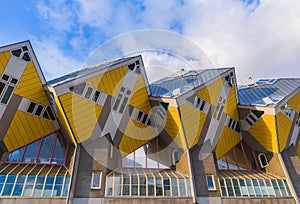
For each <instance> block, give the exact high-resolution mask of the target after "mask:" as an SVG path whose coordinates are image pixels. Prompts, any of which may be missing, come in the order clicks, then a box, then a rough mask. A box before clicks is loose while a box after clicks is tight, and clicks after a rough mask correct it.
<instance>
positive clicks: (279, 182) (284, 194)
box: [277, 180, 287, 196]
mask: <svg viewBox="0 0 300 204" xmlns="http://www.w3.org/2000/svg"><path fill="white" fill-rule="evenodd" d="M277 182H278V185H279V189H280V191H281V195H282V196H287V193H286V190H285V188H284V184H283V182H282V180H277Z"/></svg>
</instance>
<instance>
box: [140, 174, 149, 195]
mask: <svg viewBox="0 0 300 204" xmlns="http://www.w3.org/2000/svg"><path fill="white" fill-rule="evenodd" d="M146 185H147V184H146V178H145V177H140V196H145V195H146Z"/></svg>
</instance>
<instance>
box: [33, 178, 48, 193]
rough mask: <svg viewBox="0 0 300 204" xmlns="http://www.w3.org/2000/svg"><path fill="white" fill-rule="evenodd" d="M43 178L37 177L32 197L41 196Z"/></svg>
mask: <svg viewBox="0 0 300 204" xmlns="http://www.w3.org/2000/svg"><path fill="white" fill-rule="evenodd" d="M44 181H45V176H38V177H37V179H36V184H35V188H34V193H33V196H41V195H42V190H43V187H44Z"/></svg>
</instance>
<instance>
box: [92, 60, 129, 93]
mask: <svg viewBox="0 0 300 204" xmlns="http://www.w3.org/2000/svg"><path fill="white" fill-rule="evenodd" d="M127 70H128V68H127V66H123V67H119V68H117V69H114V70H111V71H108V72H106V73H104V74H101V75H99V76H96V77H92V78H90V79H88V80H87V83H88V84H89V85H90V86H92V87H95V88H97V89H99V90H100V91H102V92H104V93H107V94H109V95H111V96H114V97H116V95H117V93H118V91H119V89H120V86H121V84H122V81H123V78H124V76H125V75H126V72H127Z"/></svg>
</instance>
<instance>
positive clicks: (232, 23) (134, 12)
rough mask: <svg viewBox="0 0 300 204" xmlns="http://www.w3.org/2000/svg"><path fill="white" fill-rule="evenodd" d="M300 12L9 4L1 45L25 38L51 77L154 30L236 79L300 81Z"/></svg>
mask: <svg viewBox="0 0 300 204" xmlns="http://www.w3.org/2000/svg"><path fill="white" fill-rule="evenodd" d="M299 10H300V2H299V1H298V0H289V1H285V0H261V1H258V0H244V1H242V0H178V1H173V0H164V1H163V3H161V1H160V0H56V1H50V0H38V1H31V0H23V1H17V0H10V1H5V2H3V3H2V6H1V7H0V17H1V18H0V24H1V25H2V28H1V32H0V46H2V45H6V44H11V43H15V42H18V41H23V40H30V41H31V43H32V45H33V47H34V50H35V53H36V55H37V57H38V60H39V62H40V64H41V67H42V69H43V71H44V72H45V75H46V78H47V79H48V80H49V79H51V78H53V77H57V76H60V75H62V74H66V73H68V72H70V71H74V70H77V69H78V68H80V67H81V66H82V63H83V62H84V61H85V60H86V59H87V58H88V56H89V55H90V53H91V52H92V51H93V50H94V49H96V48H98V47H99V46H100V45H101V44H103V43H104V42H106V41H108V40H111V39H113V38H116V36H119V35H122V34H124V33H128V32H131V31H136V30H141V29H158V30H163V31H172V32H175V33H178V34H180V35H183V36H184V37H186V38H187V39H189V40H190V41H192V42H194V43H195V44H196V45H197V46H198V47H199V48H200V49H202V50H203V52H204V53H205V54H206V55H207V56H208V58H209V59H210V60H211V62H212V64H213V66H215V67H225V66H235V67H236V72H237V76H238V78H239V80H243V79H244V78H248V77H249V76H251V77H254V78H255V77H300V69H299V65H300V62H299V61H300V56H299V55H300V54H299V53H300V38H299V36H300V12H299ZM143 57H144V56H143ZM156 57H157V56H153V55H152V56H150V55H148V59H144V61H146V63H145V65H146V66H147V65H150V64H151V62H152V61H157V60H158V59H157V58H156ZM171 65H172V63H171ZM173 65H174V62H173ZM173 65H172V66H173ZM146 68H147V67H146Z"/></svg>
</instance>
